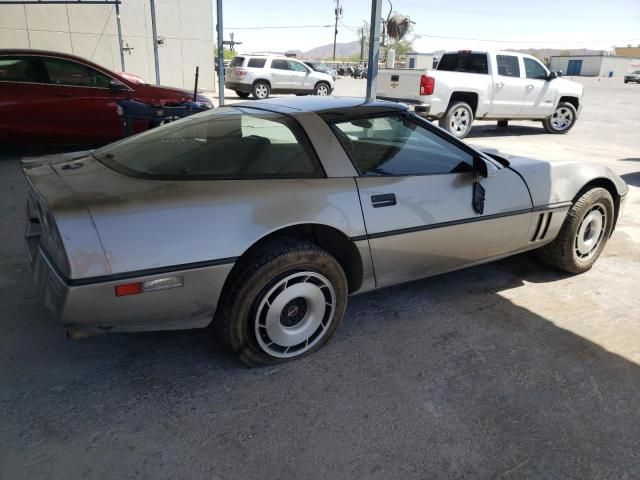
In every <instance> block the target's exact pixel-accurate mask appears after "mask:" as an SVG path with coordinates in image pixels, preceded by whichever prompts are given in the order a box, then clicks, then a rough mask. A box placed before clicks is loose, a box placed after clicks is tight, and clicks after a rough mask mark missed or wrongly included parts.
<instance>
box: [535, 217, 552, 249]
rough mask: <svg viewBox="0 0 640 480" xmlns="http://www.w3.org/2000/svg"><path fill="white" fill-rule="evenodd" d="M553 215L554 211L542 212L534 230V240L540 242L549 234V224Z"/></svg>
mask: <svg viewBox="0 0 640 480" xmlns="http://www.w3.org/2000/svg"><path fill="white" fill-rule="evenodd" d="M552 216H553V213H552V212H546V213H541V214H540V215H539V216H538V223H537V225H536V229H535V231H534V232H533V236H532V237H531V241H532V242H539V241H540V240H544V238H545V237H546V235H547V230H549V224H550V223H551V217H552Z"/></svg>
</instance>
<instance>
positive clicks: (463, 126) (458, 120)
mask: <svg viewBox="0 0 640 480" xmlns="http://www.w3.org/2000/svg"><path fill="white" fill-rule="evenodd" d="M472 123H473V110H471V107H470V106H469V104H468V103H466V102H456V103H454V104H452V105H449V108H447V111H446V112H445V114H444V115H443V116H442V118H441V119H440V127H442V128H444V129H445V130H446V131H447V132H449V133H451V134H452V135H455V136H456V137H458V138H464V137H466V136H467V134H468V133H469V130H471V124H472Z"/></svg>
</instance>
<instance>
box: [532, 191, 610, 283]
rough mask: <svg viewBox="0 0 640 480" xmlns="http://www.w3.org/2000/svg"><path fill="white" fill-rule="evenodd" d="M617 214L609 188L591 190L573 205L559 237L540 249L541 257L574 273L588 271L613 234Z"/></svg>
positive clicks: (552, 264) (544, 260)
mask: <svg viewBox="0 0 640 480" xmlns="http://www.w3.org/2000/svg"><path fill="white" fill-rule="evenodd" d="M614 214H615V207H614V205H613V199H612V198H611V194H610V193H609V192H608V191H607V190H605V189H604V188H594V189H593V190H589V191H588V192H586V193H585V194H584V195H582V196H581V197H580V198H579V199H578V200H577V201H576V202H575V203H574V204H573V206H572V207H571V208H570V209H569V213H568V214H567V218H566V219H565V221H564V224H563V225H562V228H561V229H560V233H559V234H558V236H557V237H556V239H555V240H554V241H553V242H551V243H549V244H547V245H545V246H544V247H542V248H540V249H538V256H539V258H540V259H541V260H542V261H543V262H545V263H547V264H548V265H551V266H554V267H556V268H559V269H561V270H565V271H567V272H570V273H583V272H586V271H587V270H589V269H590V268H591V267H592V266H593V264H594V263H595V261H596V260H597V259H598V257H599V256H600V254H601V253H602V250H603V249H604V246H605V244H606V243H607V240H608V239H609V236H610V235H611V229H612V227H613V218H614Z"/></svg>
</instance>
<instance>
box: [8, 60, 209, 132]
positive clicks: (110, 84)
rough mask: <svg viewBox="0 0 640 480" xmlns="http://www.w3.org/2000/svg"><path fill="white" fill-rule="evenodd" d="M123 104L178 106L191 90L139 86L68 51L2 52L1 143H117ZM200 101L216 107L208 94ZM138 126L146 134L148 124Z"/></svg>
mask: <svg viewBox="0 0 640 480" xmlns="http://www.w3.org/2000/svg"><path fill="white" fill-rule="evenodd" d="M132 78H133V79H134V80H132ZM119 100H136V101H138V102H142V103H144V104H147V105H150V106H176V105H181V104H184V103H185V102H191V101H192V100H193V92H189V91H186V90H180V89H177V88H170V87H160V86H155V85H147V84H145V83H140V81H139V79H138V80H135V77H131V76H128V75H122V74H117V73H114V72H111V71H109V70H107V69H106V68H103V67H101V66H100V65H96V64H95V63H92V62H89V61H88V60H84V59H82V58H79V57H76V56H73V55H67V54H64V53H57V52H47V51H39V50H17V49H16V50H14V49H12V50H0V144H1V143H5V144H6V143H19V144H25V143H28V144H34V143H46V144H49V143H56V144H99V143H107V142H111V141H113V140H117V139H119V138H122V137H123V136H124V135H125V130H124V128H123V122H122V116H121V115H120V113H119V109H118V104H117V103H116V102H117V101H119ZM196 101H198V102H203V103H205V104H206V105H207V106H208V107H212V105H211V101H210V100H209V99H207V98H206V97H204V96H201V95H197V98H196ZM120 112H121V110H120ZM134 127H135V128H134V130H135V131H140V130H144V129H146V128H148V122H143V123H142V124H140V123H136V124H135V125H134Z"/></svg>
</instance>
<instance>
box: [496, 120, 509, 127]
mask: <svg viewBox="0 0 640 480" xmlns="http://www.w3.org/2000/svg"><path fill="white" fill-rule="evenodd" d="M508 126H509V120H498V128H507V127H508Z"/></svg>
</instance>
